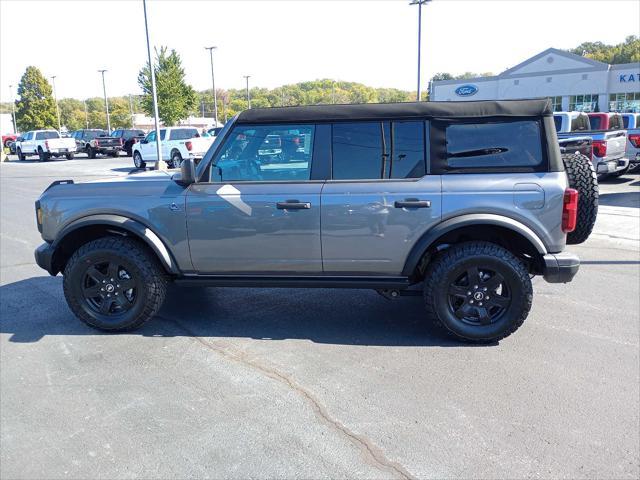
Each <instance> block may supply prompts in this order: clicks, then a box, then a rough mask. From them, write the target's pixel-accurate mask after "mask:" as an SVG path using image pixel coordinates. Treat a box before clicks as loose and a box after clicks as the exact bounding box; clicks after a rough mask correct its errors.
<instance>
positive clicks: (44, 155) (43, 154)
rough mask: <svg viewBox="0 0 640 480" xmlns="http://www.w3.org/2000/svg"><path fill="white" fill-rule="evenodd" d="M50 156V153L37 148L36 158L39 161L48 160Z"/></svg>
mask: <svg viewBox="0 0 640 480" xmlns="http://www.w3.org/2000/svg"><path fill="white" fill-rule="evenodd" d="M50 158H51V154H50V153H47V152H45V151H44V150H42V149H41V148H39V149H38V160H40V161H41V162H48V161H49V159H50Z"/></svg>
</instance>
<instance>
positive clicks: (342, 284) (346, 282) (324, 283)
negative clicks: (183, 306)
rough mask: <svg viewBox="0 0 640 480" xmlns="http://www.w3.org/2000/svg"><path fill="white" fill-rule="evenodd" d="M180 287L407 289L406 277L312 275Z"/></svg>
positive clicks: (213, 279)
mask: <svg viewBox="0 0 640 480" xmlns="http://www.w3.org/2000/svg"><path fill="white" fill-rule="evenodd" d="M175 283H176V284H179V285H194V286H205V287H267V288H373V289H396V290H400V289H405V288H408V287H409V285H410V284H409V279H408V278H407V277H394V276H372V277H365V276H328V275H327V276H324V275H322V276H311V275H187V276H184V277H181V278H177V279H176V280H175Z"/></svg>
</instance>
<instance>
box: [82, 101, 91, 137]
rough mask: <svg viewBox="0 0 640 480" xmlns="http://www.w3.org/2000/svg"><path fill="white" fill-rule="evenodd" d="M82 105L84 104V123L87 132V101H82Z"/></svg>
mask: <svg viewBox="0 0 640 480" xmlns="http://www.w3.org/2000/svg"><path fill="white" fill-rule="evenodd" d="M82 103H84V121H85V122H86V124H87V130H89V112H88V111H87V101H86V100H83V101H82Z"/></svg>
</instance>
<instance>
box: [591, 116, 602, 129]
mask: <svg viewBox="0 0 640 480" xmlns="http://www.w3.org/2000/svg"><path fill="white" fill-rule="evenodd" d="M589 121H590V123H591V128H592V129H593V130H602V117H600V116H599V115H598V116H593V117H589Z"/></svg>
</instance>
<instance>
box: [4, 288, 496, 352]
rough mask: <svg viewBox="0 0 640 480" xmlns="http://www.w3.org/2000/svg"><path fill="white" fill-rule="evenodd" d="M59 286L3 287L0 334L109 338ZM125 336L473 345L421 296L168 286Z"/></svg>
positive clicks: (14, 338) (32, 338)
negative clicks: (155, 309)
mask: <svg viewBox="0 0 640 480" xmlns="http://www.w3.org/2000/svg"><path fill="white" fill-rule="evenodd" d="M61 280H62V279H61V277H59V276H58V277H45V276H42V277H32V278H29V279H25V280H20V281H17V282H14V283H9V284H6V285H2V286H0V298H1V299H2V301H1V302H0V333H2V334H8V335H10V337H9V341H10V342H15V343H34V342H38V341H39V340H41V339H42V338H44V337H46V336H51V335H64V336H69V335H109V334H106V333H102V332H99V331H97V330H94V329H92V328H89V327H88V326H86V325H84V324H83V323H82V322H80V321H79V320H78V319H77V318H76V317H75V316H74V315H73V314H72V313H71V312H70V310H69V308H68V307H67V304H66V302H65V300H64V296H63V293H62V281H61ZM126 335H141V336H145V337H160V338H165V337H238V338H253V339H260V340H274V341H275V340H284V339H306V340H311V341H312V342H315V343H324V344H339V345H340V344H342V345H362V346H366V345H379V346H394V347H398V346H407V347H410V346H437V347H460V346H474V345H470V344H465V343H460V342H457V341H455V340H452V339H450V338H448V337H447V336H446V335H445V334H443V333H441V332H440V331H439V330H436V329H434V327H432V326H431V325H430V324H429V322H427V321H426V320H425V317H424V307H423V305H422V298H421V297H403V298H400V299H398V300H387V299H385V298H383V297H382V296H380V295H378V294H377V293H376V292H373V291H370V290H321V289H291V290H287V289H267V288H264V289H262V288H256V289H244V288H187V287H178V286H171V287H170V288H169V289H168V293H167V299H166V302H165V304H164V306H163V308H162V309H161V310H160V312H159V314H158V315H157V316H156V317H155V318H154V319H152V320H151V321H149V322H148V323H147V324H145V325H144V326H143V327H142V328H141V329H139V330H136V331H133V332H127V333H126ZM493 345H497V343H495V344H493ZM484 346H486V345H484ZM489 346H492V345H489Z"/></svg>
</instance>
